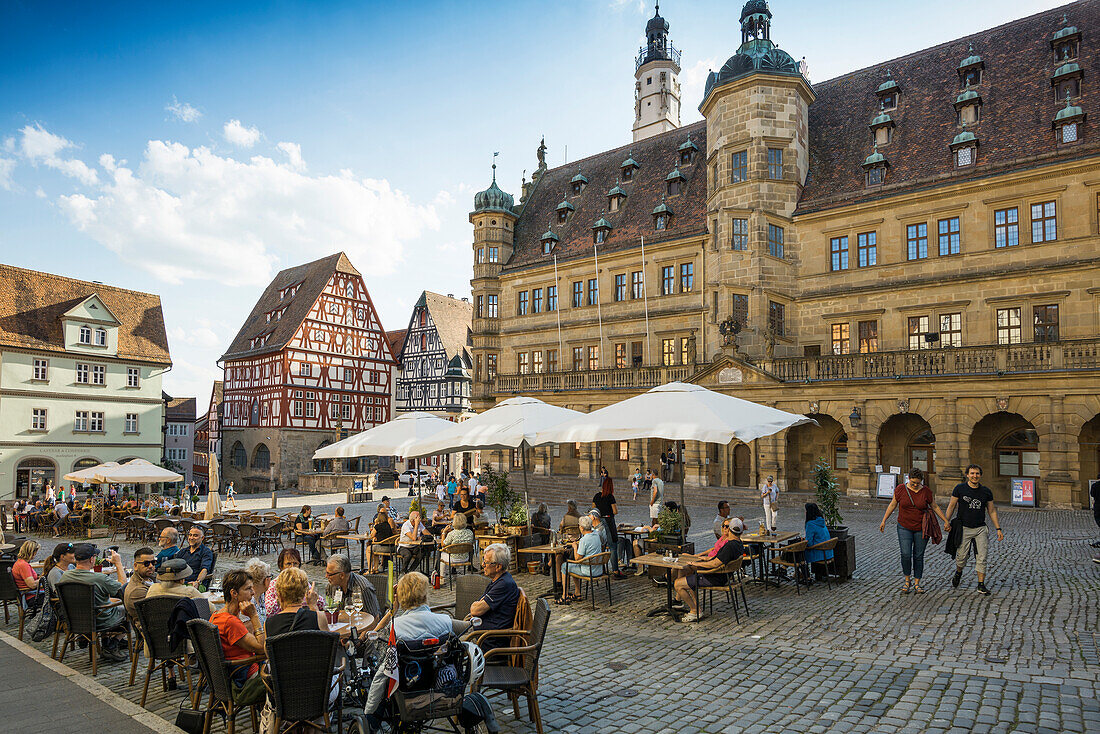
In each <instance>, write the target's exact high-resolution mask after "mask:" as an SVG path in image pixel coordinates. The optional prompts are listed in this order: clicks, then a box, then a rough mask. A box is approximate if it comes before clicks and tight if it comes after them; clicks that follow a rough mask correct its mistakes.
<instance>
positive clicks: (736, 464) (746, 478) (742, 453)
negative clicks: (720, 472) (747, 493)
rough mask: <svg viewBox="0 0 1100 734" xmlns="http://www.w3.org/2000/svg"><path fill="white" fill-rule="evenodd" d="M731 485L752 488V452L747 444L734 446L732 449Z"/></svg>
mask: <svg viewBox="0 0 1100 734" xmlns="http://www.w3.org/2000/svg"><path fill="white" fill-rule="evenodd" d="M733 485H734V486H735V487H751V486H752V451H751V450H749V445H748V444H747V443H739V444H735V445H734V447H733Z"/></svg>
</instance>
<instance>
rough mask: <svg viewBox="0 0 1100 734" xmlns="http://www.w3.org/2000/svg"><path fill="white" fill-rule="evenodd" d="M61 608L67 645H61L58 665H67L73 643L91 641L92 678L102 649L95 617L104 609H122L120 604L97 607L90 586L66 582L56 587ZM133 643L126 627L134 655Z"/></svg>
mask: <svg viewBox="0 0 1100 734" xmlns="http://www.w3.org/2000/svg"><path fill="white" fill-rule="evenodd" d="M56 590H57V598H58V602H59V603H58V607H59V609H60V611H61V615H60V616H61V618H62V619H64V620H65V641H64V642H63V643H62V645H61V657H59V658H58V662H64V661H65V651H66V650H67V649H68V648H69V645H70V643H72V642H75V641H76V640H78V639H85V640H87V641H88V656H89V658H90V659H91V661H92V675H96V673H97V672H98V671H99V656H100V654H102V650H101V649H100V641H99V632H100V630H99V629H97V626H96V613H97V612H98V611H99V610H101V609H110V608H112V607H119V606H122V602H121V601H116V602H112V603H111V604H104V605H102V606H98V607H97V606H96V603H95V590H94V589H93V587H92V585H91V584H85V583H81V582H79V581H65V582H62V583H60V584H58V585H57V586H56ZM133 647H134V646H133V639H132V638H131V636H130V628H129V626H127V627H126V649H127V650H128V651H129V652H130V654H131V655H132V654H133Z"/></svg>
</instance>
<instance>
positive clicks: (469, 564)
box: [439, 543, 474, 587]
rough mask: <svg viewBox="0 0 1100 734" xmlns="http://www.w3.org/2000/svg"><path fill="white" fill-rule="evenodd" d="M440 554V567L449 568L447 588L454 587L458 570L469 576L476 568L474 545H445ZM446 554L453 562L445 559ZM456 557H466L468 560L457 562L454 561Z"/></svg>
mask: <svg viewBox="0 0 1100 734" xmlns="http://www.w3.org/2000/svg"><path fill="white" fill-rule="evenodd" d="M439 553H440V555H439V565H440V566H446V567H447V586H448V587H453V586H454V578H455V569H456V568H461V569H462V573H463V574H467V573H469V572H470V571H471V570H472V569H473V567H474V562H473V560H472V559H473V553H474V544H473V543H451V544H450V545H445V546H443V547H442V548H440V549H439ZM444 553H446V554H447V555H448V556H450V558H451V560H449V561H448V560H445V559H444V558H443V554H444ZM455 556H465V557H466V560H465V561H456V560H454V558H455Z"/></svg>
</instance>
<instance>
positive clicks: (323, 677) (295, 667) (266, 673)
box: [261, 630, 347, 734]
mask: <svg viewBox="0 0 1100 734" xmlns="http://www.w3.org/2000/svg"><path fill="white" fill-rule="evenodd" d="M265 648H266V649H267V661H268V666H267V667H266V668H265V670H263V671H262V673H261V675H263V681H264V686H266V687H267V691H268V695H269V696H270V697H271V702H272V706H273V707H274V709H275V734H282V733H283V732H284V731H288V730H290V729H293V728H295V727H299V730H301V728H305V727H308V728H309V729H316V730H317V731H319V732H327V731H329V725H330V722H329V700H330V698H331V696H332V693H333V690H334V688H335V689H337V695H336V705H337V712H336V721H337V722H338V723H337V728H338V730H339V731H340V732H343V730H344V725H343V718H344V707H343V700H342V699H343V696H342V695H341V694H340V692H339V688H340V682H341V676H340V674H341V673H342V672H343V670H344V666H345V665H347V661H346V660H342V661H341V662H340V665H339V666H337V664H336V659H337V657H338V651H339V650H341V646H340V635H338V634H336V633H335V632H322V631H320V630H299V631H297V632H287V633H285V634H281V635H275V636H274V637H269V638H268V639H267V642H266V643H265ZM318 719H323V720H324V726H320V725H318V724H316V723H314V722H316V721H317V720H318Z"/></svg>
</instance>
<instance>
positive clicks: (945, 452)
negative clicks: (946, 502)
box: [933, 395, 969, 497]
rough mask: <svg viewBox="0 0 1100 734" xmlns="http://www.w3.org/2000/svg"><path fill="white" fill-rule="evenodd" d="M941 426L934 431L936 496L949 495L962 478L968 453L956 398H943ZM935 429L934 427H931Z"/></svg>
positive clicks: (967, 444) (967, 443)
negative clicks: (960, 424)
mask: <svg viewBox="0 0 1100 734" xmlns="http://www.w3.org/2000/svg"><path fill="white" fill-rule="evenodd" d="M943 420H944V422H943V426H942V427H941V430H938V431H935V433H936V463H935V467H936V480H937V481H936V496H938V497H949V496H950V495H951V490H953V489H954V488H955V485H956V484H958V483H959V482H961V481H962V480H963V462H964V460H966V457H967V456H968V455H969V450H968V446H969V442H968V441H964V440H963V436H962V434H961V433H960V431H959V405H958V398H956V397H954V396H951V395H949V396H946V397H944V398H943ZM933 430H935V428H933Z"/></svg>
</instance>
